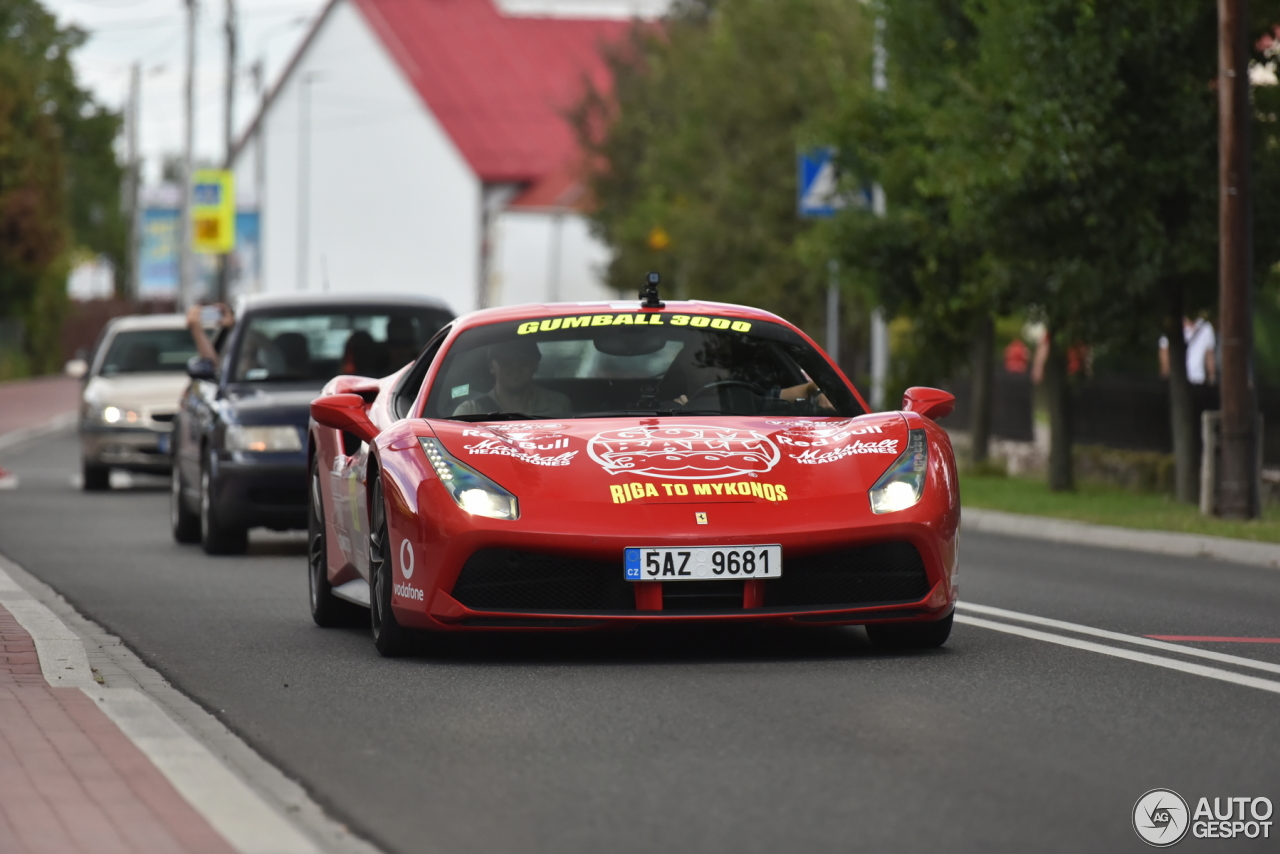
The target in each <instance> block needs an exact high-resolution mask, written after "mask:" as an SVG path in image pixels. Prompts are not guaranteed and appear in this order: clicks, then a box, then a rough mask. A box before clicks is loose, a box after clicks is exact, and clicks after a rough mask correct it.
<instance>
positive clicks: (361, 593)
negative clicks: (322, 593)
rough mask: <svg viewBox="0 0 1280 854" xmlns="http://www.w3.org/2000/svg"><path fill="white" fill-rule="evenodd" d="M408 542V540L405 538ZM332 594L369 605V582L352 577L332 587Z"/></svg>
mask: <svg viewBox="0 0 1280 854" xmlns="http://www.w3.org/2000/svg"><path fill="white" fill-rule="evenodd" d="M405 542H408V540H405ZM333 595H334V596H337V597H338V598H339V599H346V600H347V601H348V602H354V603H355V604H357V605H363V606H365V607H366V608H368V607H369V582H367V581H365V580H364V579H363V578H354V579H352V580H351V581H348V582H347V583H346V584H339V585H338V586H337V587H335V588H333Z"/></svg>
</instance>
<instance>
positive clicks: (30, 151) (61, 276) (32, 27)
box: [0, 0, 127, 371]
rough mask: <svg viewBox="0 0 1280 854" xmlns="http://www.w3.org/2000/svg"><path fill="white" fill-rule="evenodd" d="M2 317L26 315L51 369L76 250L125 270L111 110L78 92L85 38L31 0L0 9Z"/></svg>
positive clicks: (40, 363)
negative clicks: (76, 58) (75, 64)
mask: <svg viewBox="0 0 1280 854" xmlns="http://www.w3.org/2000/svg"><path fill="white" fill-rule="evenodd" d="M0 34H3V38H2V39H0V316H10V317H20V318H22V319H24V321H25V324H26V328H27V336H26V339H27V340H26V346H27V350H28V355H29V357H30V358H31V362H32V366H33V367H34V368H35V369H36V370H37V371H39V370H49V369H53V368H56V367H57V362H58V357H59V353H58V336H59V333H60V330H61V319H62V317H63V314H64V312H65V305H66V295H65V290H66V273H67V268H68V263H69V258H70V253H71V252H72V251H73V250H77V249H79V250H88V251H90V252H93V253H101V254H105V255H107V256H108V257H110V259H111V260H112V262H113V263H114V264H115V265H116V268H117V269H118V270H123V269H124V263H125V246H126V233H127V232H126V226H125V221H124V218H123V217H122V215H121V213H120V181H121V176H122V172H121V168H120V166H119V164H118V162H117V160H116V157H115V153H114V151H113V148H112V144H113V142H114V140H115V137H116V134H117V133H118V131H119V127H120V118H119V116H118V115H117V114H115V113H113V112H111V111H109V110H106V109H103V108H102V107H101V106H100V105H99V104H97V103H96V101H95V100H94V99H93V97H92V95H90V94H89V93H88V92H87V91H85V90H84V89H82V88H80V86H79V85H78V84H77V82H76V79H75V72H74V69H73V68H72V65H71V59H70V55H71V53H72V51H74V50H75V49H76V48H78V47H79V46H81V45H82V44H83V43H84V41H85V34H84V33H83V32H82V31H80V30H78V29H76V28H74V27H59V26H58V24H57V21H56V19H55V18H54V17H53V15H51V14H50V13H49V12H48V11H47V10H46V9H45V8H44V7H43V6H42V5H41V4H40V3H39V2H37V0H9V2H6V3H4V4H0Z"/></svg>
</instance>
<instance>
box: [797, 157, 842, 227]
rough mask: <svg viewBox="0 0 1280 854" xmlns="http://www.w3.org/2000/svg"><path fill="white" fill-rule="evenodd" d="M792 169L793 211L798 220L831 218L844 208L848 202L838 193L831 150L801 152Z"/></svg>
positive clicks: (834, 158) (834, 160) (837, 182)
mask: <svg viewBox="0 0 1280 854" xmlns="http://www.w3.org/2000/svg"><path fill="white" fill-rule="evenodd" d="M796 168H797V174H796V177H797V179H798V180H797V182H796V187H797V194H796V195H797V198H796V208H797V210H798V211H799V213H800V216H802V217H812V218H819V219H820V218H823V217H832V216H835V215H836V214H837V213H839V212H840V211H841V210H842V209H843V208H844V207H845V206H846V205H848V203H849V200H848V199H847V198H845V197H844V196H843V195H841V193H840V182H839V180H837V175H836V150H835V148H834V147H832V146H823V147H820V148H811V149H809V150H808V151H801V152H800V153H799V154H798V155H797V158H796Z"/></svg>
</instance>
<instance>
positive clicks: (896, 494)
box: [870, 430, 929, 513]
mask: <svg viewBox="0 0 1280 854" xmlns="http://www.w3.org/2000/svg"><path fill="white" fill-rule="evenodd" d="M928 470H929V441H928V439H926V438H925V435H924V431H923V430H910V431H908V432H907V448H906V450H905V451H903V452H902V453H901V454H899V455H898V458H897V459H896V460H894V461H893V465H891V466H889V468H888V470H887V471H885V473H884V474H882V475H880V479H879V480H877V481H876V482H875V485H874V486H872V487H871V492H870V495H871V511H872V512H873V513H894V512H897V511H898V510H906V509H907V508H908V507H913V506H915V505H916V503H918V502H919V501H920V496H921V495H923V494H924V480H925V475H926V474H927V473H928Z"/></svg>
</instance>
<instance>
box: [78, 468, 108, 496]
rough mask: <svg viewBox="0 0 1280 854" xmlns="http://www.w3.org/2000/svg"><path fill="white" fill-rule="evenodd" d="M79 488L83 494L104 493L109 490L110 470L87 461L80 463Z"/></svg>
mask: <svg viewBox="0 0 1280 854" xmlns="http://www.w3.org/2000/svg"><path fill="white" fill-rule="evenodd" d="M81 474H82V475H83V476H82V477H81V486H82V487H83V488H84V491H85V492H106V491H107V490H108V489H110V488H111V469H110V468H108V467H107V466H100V465H97V464H96V463H91V462H89V461H88V460H83V461H82V462H81Z"/></svg>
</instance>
